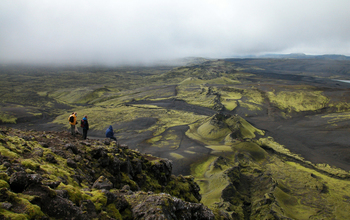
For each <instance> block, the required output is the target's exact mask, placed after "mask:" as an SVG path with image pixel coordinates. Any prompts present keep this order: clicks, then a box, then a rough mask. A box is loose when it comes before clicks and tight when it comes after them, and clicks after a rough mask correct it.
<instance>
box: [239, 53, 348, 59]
mask: <svg viewBox="0 0 350 220" xmlns="http://www.w3.org/2000/svg"><path fill="white" fill-rule="evenodd" d="M241 58H277V59H278V58H281V59H320V60H350V56H345V55H341V54H324V55H306V54H304V53H290V54H264V55H260V56H254V55H249V56H242V57H241Z"/></svg>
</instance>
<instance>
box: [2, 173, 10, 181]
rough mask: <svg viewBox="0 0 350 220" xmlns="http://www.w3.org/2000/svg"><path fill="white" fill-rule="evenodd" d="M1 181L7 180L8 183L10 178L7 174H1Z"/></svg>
mask: <svg viewBox="0 0 350 220" xmlns="http://www.w3.org/2000/svg"><path fill="white" fill-rule="evenodd" d="M0 180H5V181H6V182H8V181H9V180H10V177H9V176H8V175H7V173H4V172H0Z"/></svg>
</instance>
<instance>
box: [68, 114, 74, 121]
mask: <svg viewBox="0 0 350 220" xmlns="http://www.w3.org/2000/svg"><path fill="white" fill-rule="evenodd" d="M69 122H71V123H73V122H74V116H73V115H72V116H70V117H69Z"/></svg>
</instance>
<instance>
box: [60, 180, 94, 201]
mask: <svg viewBox="0 0 350 220" xmlns="http://www.w3.org/2000/svg"><path fill="white" fill-rule="evenodd" d="M58 189H61V190H67V192H68V195H69V199H70V200H71V201H72V202H74V203H75V204H76V205H80V201H81V200H87V199H90V196H89V195H87V194H85V193H84V192H82V191H81V190H80V189H79V188H78V187H74V186H72V185H65V184H63V183H61V184H60V185H59V186H58Z"/></svg>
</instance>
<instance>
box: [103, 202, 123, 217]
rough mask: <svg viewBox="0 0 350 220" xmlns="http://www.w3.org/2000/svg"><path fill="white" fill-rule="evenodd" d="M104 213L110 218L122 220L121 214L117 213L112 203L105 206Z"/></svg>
mask: <svg viewBox="0 0 350 220" xmlns="http://www.w3.org/2000/svg"><path fill="white" fill-rule="evenodd" d="M106 212H107V214H108V215H109V216H110V217H113V218H114V219H117V220H121V219H123V218H122V216H121V214H120V213H119V210H118V209H117V208H116V207H115V205H114V204H113V203H112V204H109V205H108V206H107V208H106Z"/></svg>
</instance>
